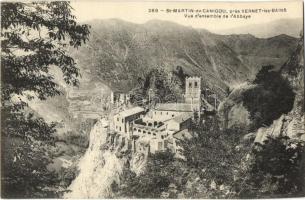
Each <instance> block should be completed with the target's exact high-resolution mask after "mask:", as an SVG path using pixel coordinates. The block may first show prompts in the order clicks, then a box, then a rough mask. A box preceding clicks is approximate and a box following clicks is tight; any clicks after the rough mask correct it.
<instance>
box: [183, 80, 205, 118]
mask: <svg viewBox="0 0 305 200" xmlns="http://www.w3.org/2000/svg"><path fill="white" fill-rule="evenodd" d="M184 98H185V103H187V104H191V105H192V108H193V110H194V111H198V112H200V106H201V105H200V104H201V100H200V98H201V78H200V77H189V78H186V80H185V95H184ZM199 114H200V113H199Z"/></svg>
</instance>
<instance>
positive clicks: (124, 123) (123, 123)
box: [113, 107, 144, 134]
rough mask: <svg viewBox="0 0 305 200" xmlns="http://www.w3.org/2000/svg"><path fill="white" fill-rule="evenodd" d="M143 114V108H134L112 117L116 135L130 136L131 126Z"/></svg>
mask: <svg viewBox="0 0 305 200" xmlns="http://www.w3.org/2000/svg"><path fill="white" fill-rule="evenodd" d="M143 114H144V108H141V107H134V108H130V109H127V110H124V111H122V112H119V113H118V114H116V115H114V116H113V127H114V131H116V132H118V133H124V134H130V131H131V124H132V122H133V121H134V120H136V119H139V118H140V117H141V115H143Z"/></svg>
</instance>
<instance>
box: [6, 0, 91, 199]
mask: <svg viewBox="0 0 305 200" xmlns="http://www.w3.org/2000/svg"><path fill="white" fill-rule="evenodd" d="M88 35H89V27H88V26H87V25H79V24H77V22H76V21H75V16H73V15H72V14H71V6H70V4H69V3H68V2H58V1H57V2H33V3H21V2H18V3H17V2H16V3H8V2H5V3H1V37H2V39H1V50H2V51H1V92H2V93H1V100H2V101H1V103H2V108H1V124H2V129H1V136H2V140H1V141H2V145H1V146H2V151H1V152H2V155H1V157H2V162H1V163H2V169H4V170H2V182H1V183H2V194H3V196H4V197H19V198H21V197H23V198H24V197H49V196H50V195H54V194H53V193H52V194H51V193H48V191H49V189H50V187H52V186H54V183H55V182H56V181H57V180H56V177H54V174H52V173H50V172H49V171H48V170H47V169H46V166H47V164H48V163H50V162H51V155H49V151H48V149H49V148H48V145H51V144H52V142H53V137H52V135H53V133H54V132H55V129H54V127H55V125H54V124H51V125H49V124H47V123H45V122H44V120H43V119H42V118H39V117H37V116H36V117H35V116H34V115H33V114H31V110H30V109H29V108H27V103H26V102H27V101H29V100H32V99H33V98H34V97H35V96H37V97H38V98H39V99H40V100H45V99H46V98H47V97H52V96H54V95H58V94H60V90H59V87H58V85H57V84H56V83H55V82H54V77H53V76H52V75H51V74H50V69H51V68H53V67H58V68H60V70H61V71H62V73H63V79H64V80H65V82H66V83H67V84H72V85H75V86H76V85H78V79H77V78H78V76H79V75H80V73H79V69H78V68H77V67H76V63H75V61H74V59H73V58H72V57H70V56H69V55H68V53H67V50H68V48H77V47H79V46H80V45H81V44H82V43H84V42H85V41H86V40H87V39H88ZM51 189H52V188H51Z"/></svg>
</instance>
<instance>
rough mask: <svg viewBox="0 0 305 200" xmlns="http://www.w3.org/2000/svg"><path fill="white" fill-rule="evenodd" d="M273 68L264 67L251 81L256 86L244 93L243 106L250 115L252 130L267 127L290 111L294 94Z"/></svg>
mask: <svg viewBox="0 0 305 200" xmlns="http://www.w3.org/2000/svg"><path fill="white" fill-rule="evenodd" d="M273 68H274V67H273V66H264V67H263V68H262V69H261V70H260V71H259V73H258V74H257V76H256V78H255V80H254V81H253V83H254V84H257V86H256V87H255V88H252V89H250V90H247V91H246V92H245V93H244V96H243V105H244V106H245V107H246V109H247V110H248V111H249V113H250V119H251V121H252V129H257V128H259V127H262V126H269V125H270V124H272V122H273V120H275V119H277V118H279V117H280V116H281V115H282V114H284V113H288V112H289V111H290V110H291V109H292V106H293V102H294V97H295V94H294V92H293V90H292V88H291V86H290V85H289V82H288V81H287V80H285V79H284V78H283V77H282V76H281V74H280V72H278V71H274V69H273Z"/></svg>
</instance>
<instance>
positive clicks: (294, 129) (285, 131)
mask: <svg viewBox="0 0 305 200" xmlns="http://www.w3.org/2000/svg"><path fill="white" fill-rule="evenodd" d="M280 71H281V74H282V76H284V77H285V78H286V79H288V80H289V83H290V84H291V86H292V88H293V91H294V92H295V94H296V96H295V100H294V106H293V109H292V110H291V111H290V112H289V113H288V114H283V115H282V116H281V117H280V118H279V119H277V120H275V121H274V122H273V124H272V125H271V126H270V127H266V128H260V129H259V130H258V131H257V136H256V138H255V142H260V143H261V142H263V141H264V140H265V139H266V137H267V136H288V137H289V138H292V139H298V140H304V141H305V131H304V130H305V129H304V44H303V39H301V40H300V41H299V43H298V46H297V48H296V50H295V52H294V53H293V54H292V55H291V56H290V58H289V59H288V60H287V62H286V63H285V64H284V65H283V66H282V67H281V69H280Z"/></svg>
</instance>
